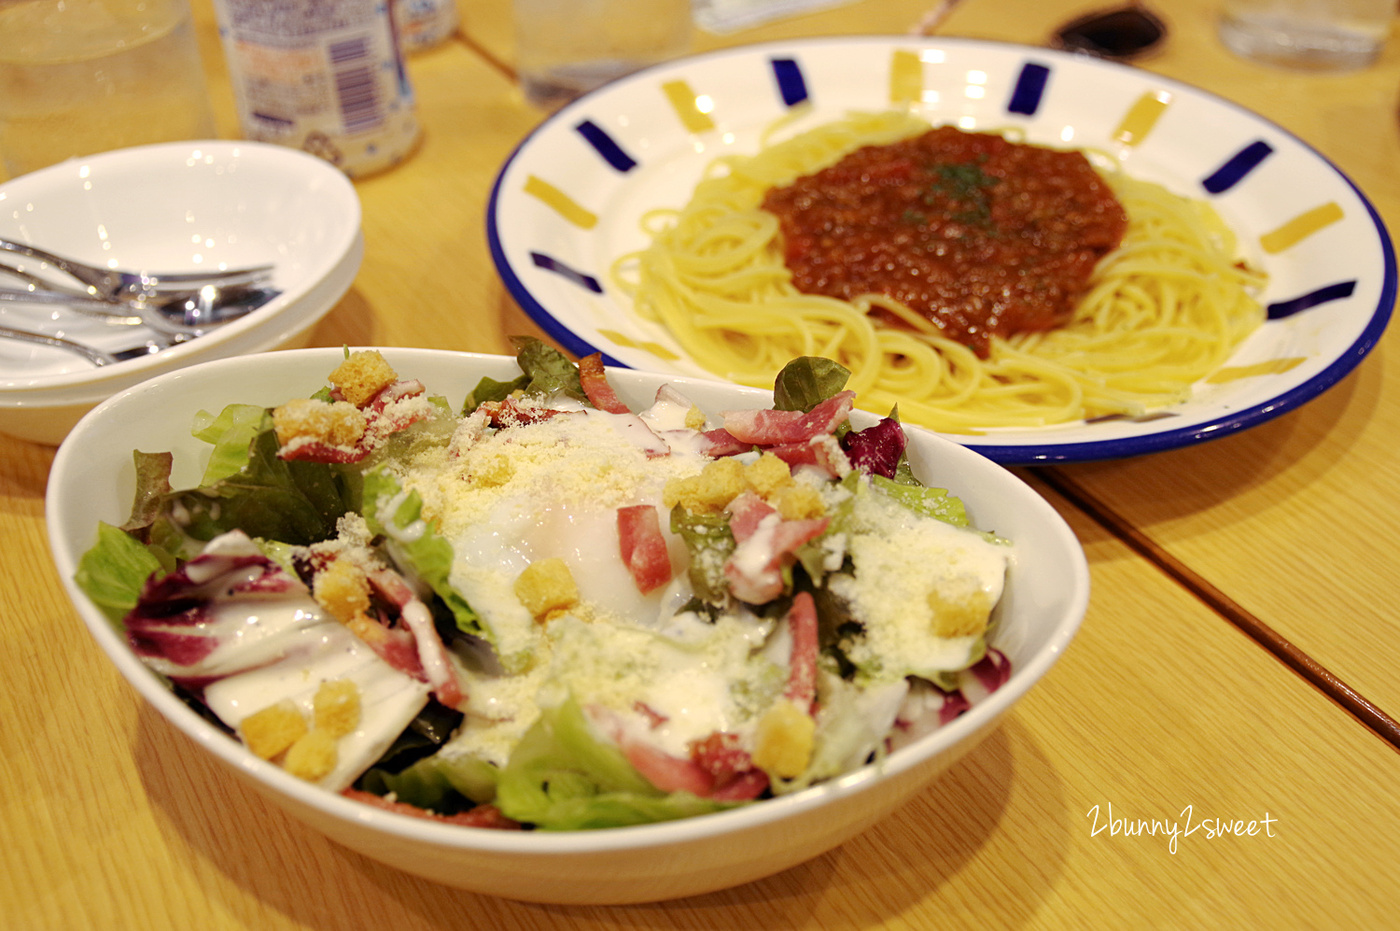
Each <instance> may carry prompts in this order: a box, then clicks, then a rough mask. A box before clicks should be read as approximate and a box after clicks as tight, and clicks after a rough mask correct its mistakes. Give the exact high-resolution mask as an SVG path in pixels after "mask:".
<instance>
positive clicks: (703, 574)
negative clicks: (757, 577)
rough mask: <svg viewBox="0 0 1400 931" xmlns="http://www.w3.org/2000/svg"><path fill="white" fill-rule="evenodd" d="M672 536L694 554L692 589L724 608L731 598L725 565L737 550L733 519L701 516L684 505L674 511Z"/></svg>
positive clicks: (720, 514) (672, 512)
mask: <svg viewBox="0 0 1400 931" xmlns="http://www.w3.org/2000/svg"><path fill="white" fill-rule="evenodd" d="M671 532H672V533H674V534H676V535H678V536H679V537H680V538H681V541H682V542H684V543H685V547H686V549H687V550H688V551H689V552H690V568H689V570H688V574H689V577H690V587H691V589H692V590H693V591H694V592H695V595H696V597H698V598H699V599H701V600H702V601H705V602H707V603H709V604H723V603H725V602H726V601H727V600H728V598H729V586H728V583H727V582H726V581H725V578H724V563H725V561H726V560H727V559H729V557H730V555H732V554H733V552H734V548H735V542H734V532H733V531H732V530H730V529H729V518H728V517H727V516H726V515H724V514H722V513H717V514H697V513H694V512H692V511H688V510H686V508H684V507H683V506H681V505H679V504H678V505H676V506H675V507H673V508H671Z"/></svg>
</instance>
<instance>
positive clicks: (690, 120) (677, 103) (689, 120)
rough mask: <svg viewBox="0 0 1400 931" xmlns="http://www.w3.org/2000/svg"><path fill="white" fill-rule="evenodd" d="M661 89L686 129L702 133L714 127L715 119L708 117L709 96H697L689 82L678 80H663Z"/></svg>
mask: <svg viewBox="0 0 1400 931" xmlns="http://www.w3.org/2000/svg"><path fill="white" fill-rule="evenodd" d="M661 91H662V93H664V94H665V95H666V99H667V100H669V101H670V102H671V108H672V109H673V110H675V111H676V116H678V117H680V121H681V124H682V125H684V126H685V128H686V130H688V131H689V132H692V133H703V132H709V131H710V130H712V129H714V128H715V121H714V120H712V119H710V113H709V110H710V98H709V97H700V96H697V95H696V93H695V91H693V90H691V89H690V85H689V84H687V83H686V82H685V81H679V80H677V81H667V82H665V83H664V84H662V85H661Z"/></svg>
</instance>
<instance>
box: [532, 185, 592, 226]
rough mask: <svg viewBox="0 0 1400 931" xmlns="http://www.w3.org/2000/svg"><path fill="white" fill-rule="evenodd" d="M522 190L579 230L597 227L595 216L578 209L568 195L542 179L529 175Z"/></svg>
mask: <svg viewBox="0 0 1400 931" xmlns="http://www.w3.org/2000/svg"><path fill="white" fill-rule="evenodd" d="M524 190H525V193H526V194H529V195H530V196H532V197H536V198H538V199H539V200H541V201H542V202H543V203H544V204H546V205H547V206H549V207H550V208H551V209H553V210H554V212H555V213H557V214H559V215H560V216H561V217H563V218H564V219H565V220H568V221H569V222H570V223H572V224H573V225H574V226H577V227H578V228H579V229H584V230H591V229H593V227H595V226H597V225H598V215H597V214H595V213H593V212H592V211H591V210H586V209H584V208H583V207H580V206H579V205H578V204H576V203H575V202H574V200H573V198H571V197H570V196H569V195H568V194H565V193H564V192H563V191H561V190H559V189H558V188H557V187H555V186H554V185H552V184H550V183H549V182H548V181H545V180H544V179H543V178H538V177H536V176H535V175H530V176H529V177H528V178H526V179H525V186H524Z"/></svg>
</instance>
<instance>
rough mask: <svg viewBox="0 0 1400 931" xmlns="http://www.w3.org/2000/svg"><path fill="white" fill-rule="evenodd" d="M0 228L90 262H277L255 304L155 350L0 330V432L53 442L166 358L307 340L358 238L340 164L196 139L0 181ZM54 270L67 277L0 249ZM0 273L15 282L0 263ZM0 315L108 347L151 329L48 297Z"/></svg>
mask: <svg viewBox="0 0 1400 931" xmlns="http://www.w3.org/2000/svg"><path fill="white" fill-rule="evenodd" d="M0 237H3V238H5V239H8V240H11V241H13V242H18V243H22V244H26V245H31V246H36V247H39V248H42V249H46V250H47V251H50V252H54V253H58V254H60V255H63V256H66V257H69V258H74V259H77V260H79V261H82V262H86V263H88V264H91V265H100V266H104V267H114V268H121V269H127V270H137V271H166V272H187V271H190V272H192V271H205V270H210V269H218V268H221V267H223V268H238V267H242V266H250V265H262V264H272V265H273V266H275V268H274V271H273V275H272V280H271V282H270V285H271V287H272V288H274V289H276V290H277V291H279V292H280V293H279V294H278V295H277V296H276V297H274V298H273V299H271V300H270V301H268V302H267V303H265V304H263V305H262V306H261V307H259V308H258V309H257V310H255V311H253V312H252V313H250V314H248V315H246V316H244V317H241V318H239V319H237V320H233V321H231V322H228V323H225V324H222V325H221V326H219V327H217V328H215V329H211V330H209V331H208V332H206V333H205V334H204V335H201V336H199V337H197V338H195V339H192V340H189V341H187V342H184V343H180V344H178V345H175V346H171V347H170V348H167V349H163V350H161V351H160V352H157V353H153V354H150V355H143V356H139V357H137V358H134V359H128V360H126V361H123V362H118V363H116V364H111V365H104V366H94V365H93V364H92V363H91V362H89V361H87V360H86V359H84V358H83V357H82V356H79V355H77V354H76V353H71V352H68V351H67V350H63V349H55V348H50V347H47V346H37V345H33V344H31V343H22V342H16V341H11V340H0V432H3V433H7V434H9V435H11V436H17V437H20V438H21V439H26V440H31V441H34V442H40V443H50V444H55V445H56V444H57V443H59V442H60V441H61V440H62V439H63V437H64V435H65V434H66V433H67V432H68V430H69V428H71V427H72V426H73V424H74V423H76V422H77V421H78V418H79V417H81V416H82V415H83V414H84V413H86V412H87V411H88V410H90V409H91V408H92V407H93V406H94V405H95V404H97V403H98V402H99V401H101V400H103V399H104V398H107V397H110V396H111V395H113V394H115V393H116V392H118V391H120V390H122V389H123V388H126V387H129V386H131V385H134V384H136V383H137V382H140V381H144V380H145V379H147V378H151V377H154V376H156V375H160V374H163V373H165V372H169V371H171V370H173V369H176V368H180V367H182V366H185V365H190V364H192V363H196V362H204V361H208V360H210V359H220V358H226V357H228V356H234V355H240V354H244V353H254V352H264V351H267V350H273V349H283V348H289V347H295V346H302V345H305V344H306V341H307V339H308V338H309V336H310V331H311V328H312V327H313V326H314V325H315V324H316V323H317V321H319V320H320V319H321V318H322V317H324V316H325V315H326V313H328V312H329V311H330V310H331V308H332V307H334V306H335V304H336V302H338V301H339V300H340V298H341V297H342V296H343V295H344V294H345V292H346V291H347V290H348V289H349V287H350V284H351V282H353V281H354V279H355V275H356V273H357V272H358V271H359V268H360V260H361V258H362V256H363V254H364V240H363V237H362V235H361V232H360V201H359V197H358V196H357V195H356V193H355V189H354V187H353V186H352V185H351V184H350V182H349V180H347V179H346V177H345V175H344V174H343V173H342V172H340V171H338V170H337V169H336V168H335V167H333V166H331V165H329V164H327V163H326V162H325V161H323V160H322V159H319V158H316V157H315V156H312V155H308V154H306V153H305V152H299V151H297V150H295V149H289V148H286V147H285V146H277V145H268V144H265V143H258V142H231V141H221V140H199V141H194V142H170V143H160V144H157V145H147V146H136V147H133V148H128V149H118V150H116V151H112V152H104V153H102V154H99V155H93V156H90V157H87V158H81V159H71V160H69V161H66V162H62V163H60V164H57V165H52V166H50V167H48V168H43V169H40V170H39V171H35V172H32V173H30V174H26V175H21V176H20V177H18V178H15V179H13V180H10V181H6V182H4V183H3V184H0ZM0 258H3V259H4V260H5V261H6V262H9V263H11V264H15V263H21V264H23V265H24V266H26V270H29V271H33V272H36V273H38V274H40V275H41V276H43V277H46V278H49V279H51V280H52V281H54V282H61V281H64V278H65V276H63V275H62V273H59V272H53V271H50V270H48V269H45V268H43V267H42V266H40V265H39V264H37V263H35V262H34V261H33V260H30V259H25V258H23V257H21V256H19V255H16V254H13V253H0ZM0 285H5V286H10V287H14V286H17V282H15V281H13V280H12V279H10V278H8V277H6V276H3V275H0ZM0 324H4V325H7V326H11V327H14V328H17V329H24V330H30V331H38V332H40V333H43V334H45V335H49V336H60V337H66V338H69V339H74V340H78V341H79V342H83V343H88V344H90V345H94V346H97V347H98V348H100V349H105V350H107V351H109V352H117V351H120V350H124V349H130V348H133V347H136V346H139V345H141V344H143V343H144V342H145V341H146V340H147V339H149V338H150V337H152V336H153V335H154V332H153V331H151V330H148V329H147V328H146V327H144V326H113V325H111V324H108V323H104V322H102V321H99V320H94V319H90V318H87V317H83V316H80V315H79V314H77V313H75V312H73V311H69V310H61V309H60V310H55V308H54V307H52V306H41V305H34V304H20V303H10V302H0Z"/></svg>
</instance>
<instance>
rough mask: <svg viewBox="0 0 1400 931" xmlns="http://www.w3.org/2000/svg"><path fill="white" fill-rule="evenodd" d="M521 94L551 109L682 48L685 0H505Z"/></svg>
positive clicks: (687, 26)
mask: <svg viewBox="0 0 1400 931" xmlns="http://www.w3.org/2000/svg"><path fill="white" fill-rule="evenodd" d="M513 3H514V9H515V39H516V61H515V64H516V70H517V72H518V73H519V76H520V84H521V86H522V87H523V88H524V91H525V96H526V98H527V99H529V100H530V102H531V103H534V104H536V105H538V106H541V107H544V108H546V109H553V108H555V107H558V106H562V105H563V104H565V103H568V102H569V101H570V100H573V99H574V98H575V97H577V96H579V95H580V94H583V93H585V92H587V91H590V90H593V89H594V88H596V87H599V86H600V85H602V84H605V83H607V82H608V81H611V80H613V79H614V78H619V77H622V76H623V75H625V74H630V73H632V72H633V71H636V70H637V69H639V68H643V67H646V66H647V65H651V64H655V63H657V62H660V61H665V60H666V59H669V58H675V57H676V56H679V55H683V54H685V53H686V52H687V51H689V49H690V42H691V32H692V27H691V12H690V0H513Z"/></svg>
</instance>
